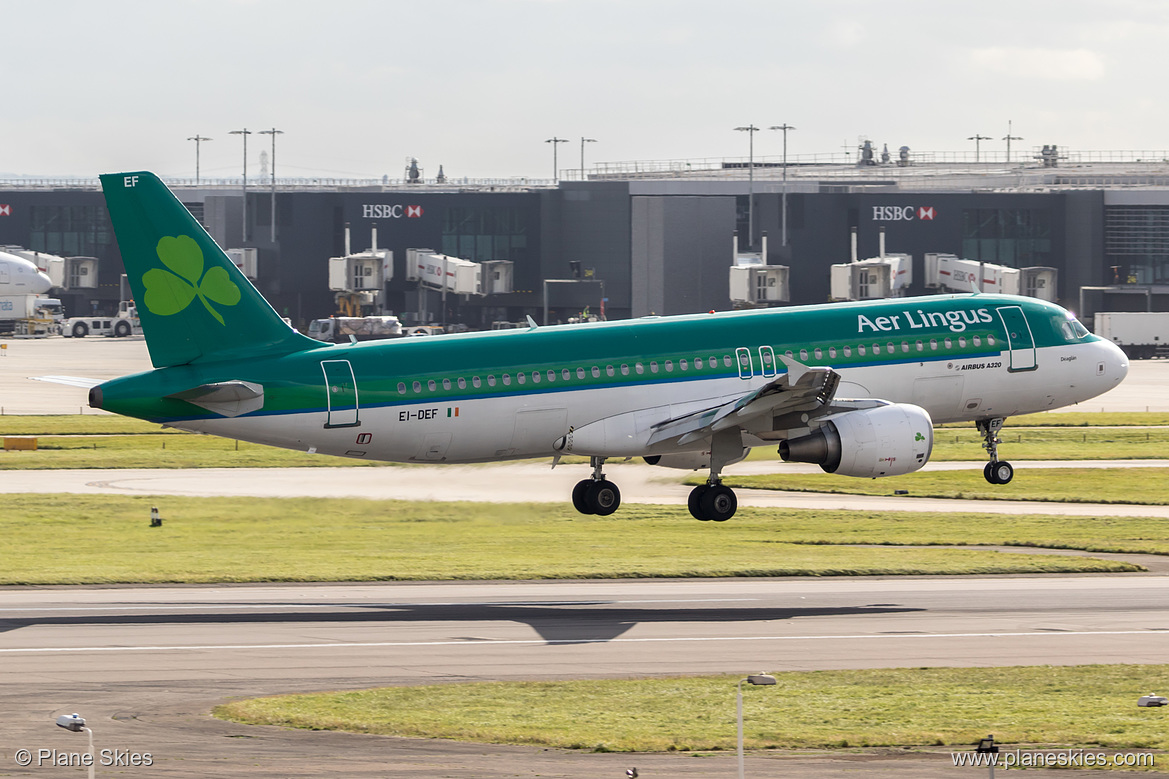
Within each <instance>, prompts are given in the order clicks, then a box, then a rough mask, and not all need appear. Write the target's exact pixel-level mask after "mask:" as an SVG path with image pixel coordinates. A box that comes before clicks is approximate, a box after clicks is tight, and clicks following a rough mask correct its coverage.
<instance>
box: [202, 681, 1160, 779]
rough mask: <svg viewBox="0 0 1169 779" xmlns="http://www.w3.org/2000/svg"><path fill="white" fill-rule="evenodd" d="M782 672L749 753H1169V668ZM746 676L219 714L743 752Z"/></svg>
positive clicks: (762, 691)
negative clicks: (740, 685) (739, 748)
mask: <svg viewBox="0 0 1169 779" xmlns="http://www.w3.org/2000/svg"><path fill="white" fill-rule="evenodd" d="M775 675H776V677H777V679H778V684H777V685H776V686H774V687H758V688H751V687H750V686H748V685H744V688H745V689H744V692H743V699H744V704H743V720H744V743H745V745H746V747H747V748H749V749H839V748H841V747H880V746H888V747H892V746H898V747H927V746H943V745H955V746H960V747H962V748H969V746H970V745H971V744H972V743H973V742H976V741H977V740H978V739H980V738H983V737H985V736H986V734H987V733H993V734H994V736H995V739H996V741H997V742H998V743H1000V744H1003V745H1004V749H1006V748H1007V747H1010V748H1015V747H1024V748H1026V747H1037V746H1043V747H1049V746H1050V747H1054V746H1064V747H1072V748H1084V747H1087V748H1091V747H1103V748H1107V749H1112V750H1116V749H1169V729H1167V728H1166V727H1165V715H1164V713H1163V712H1162V711H1161V710H1158V709H1142V708H1137V706H1136V701H1137V698H1138V697H1140V696H1141V695H1142V694H1147V693H1148V691H1149V690H1165V689H1169V666H1165V665H1150V666H1138V665H1100V666H1072V667H1054V666H1037V667H1036V666H1032V667H1017V668H916V669H889V670H866V671H817V672H806V673H779V674H775ZM740 678H741V677H738V676H702V677H683V678H669V679H635V680H598V681H567V682H521V683H476V684H444V685H429V686H423V687H390V688H381V689H374V690H364V691H357V692H337V693H321V694H313V695H289V696H280V697H274V698H258V699H252V700H245V701H238V702H234V703H230V704H227V705H224V706H220V707H218V708H216V709H215V712H214V714H215V716H217V717H220V718H223V719H231V720H234V721H237V722H245V723H250V724H266V725H282V726H288V727H298V728H311V729H314V730H347V731H354V732H358V733H378V734H382V735H393V736H420V737H427V738H452V739H459V740H462V741H479V742H490V743H505V744H536V745H540V746H548V747H561V748H567V749H587V750H594V751H622V752H624V751H636V752H664V751H675V750H679V751H712V750H734V749H735V744H736V720H735V685H736V683H737V682H738V680H739V679H740ZM1157 757H1159V758H1160V757H1162V756H1160V755H1158V756H1157ZM1163 759H1169V758H1163Z"/></svg>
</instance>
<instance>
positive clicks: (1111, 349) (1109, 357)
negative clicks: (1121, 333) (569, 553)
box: [1101, 341, 1128, 386]
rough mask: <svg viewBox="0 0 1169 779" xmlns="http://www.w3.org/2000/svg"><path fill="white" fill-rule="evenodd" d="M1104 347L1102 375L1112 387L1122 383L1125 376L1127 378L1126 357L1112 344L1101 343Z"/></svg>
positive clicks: (1108, 342)
mask: <svg viewBox="0 0 1169 779" xmlns="http://www.w3.org/2000/svg"><path fill="white" fill-rule="evenodd" d="M1101 343H1102V345H1103V346H1104V355H1103V357H1102V359H1103V361H1104V375H1105V376H1107V377H1108V379H1109V380H1110V381H1111V383H1112V384H1113V386H1115V385H1117V384H1120V382H1122V381H1124V378H1125V376H1128V355H1127V354H1125V353H1124V351H1123V350H1122V349H1121V348H1120V347H1119V346H1117V345H1116V344H1114V343H1112V342H1111V341H1102V342H1101Z"/></svg>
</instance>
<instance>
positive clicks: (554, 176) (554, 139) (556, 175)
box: [544, 135, 584, 184]
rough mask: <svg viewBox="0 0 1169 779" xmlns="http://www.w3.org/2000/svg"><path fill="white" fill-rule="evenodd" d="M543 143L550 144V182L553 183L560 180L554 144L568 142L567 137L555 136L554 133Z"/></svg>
mask: <svg viewBox="0 0 1169 779" xmlns="http://www.w3.org/2000/svg"><path fill="white" fill-rule="evenodd" d="M544 143H550V144H552V183H553V184H555V183H556V182H557V181H559V180H560V165H559V163H558V162H557V159H556V146H557V144H561V143H568V139H567V138H557V137H556V136H555V135H553V136H552V137H551V138H549V139H548V140H546V141H544ZM581 148H582V149H583V148H584V144H583V143H582V144H581ZM582 153H583V152H582Z"/></svg>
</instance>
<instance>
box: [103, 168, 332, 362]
mask: <svg viewBox="0 0 1169 779" xmlns="http://www.w3.org/2000/svg"><path fill="white" fill-rule="evenodd" d="M101 186H102V190H103V191H104V192H105V196H106V206H107V207H108V208H109V212H110V221H111V222H112V223H113V226H114V233H115V234H116V235H117V238H118V247H119V249H120V250H121V253H122V261H123V262H124V263H125V266H126V278H127V279H128V280H129V282H130V289H131V290H132V291H133V293H134V300H135V301H136V303H137V308H138V316H139V318H140V319H141V321H142V331H143V333H144V334H145V335H146V345H147V347H149V349H150V360H151V362H153V363H154V366H155V367H156V368H163V367H167V366H171V365H185V364H187V363H191V362H207V361H211V360H228V359H239V358H243V357H249V356H259V355H264V354H282V353H283V354H287V353H291V352H296V351H301V350H303V349H309V348H315V347H318V346H320V345H321V344H320V342H318V341H315V340H313V339H311V338H308V337H307V336H303V335H301V334H300V333H298V332H296V331H295V330H293V329H292V328H290V327H289V326H288V325H287V324H286V323H285V322H284V320H282V319H281V318H280V316H279V315H278V314H277V313H276V312H275V311H274V310H273V309H272V306H270V305H269V304H268V301H266V300H264V298H263V296H262V295H260V293H259V292H258V291H256V288H255V287H253V286H252V285H251V283H250V282H249V281H248V280H247V278H246V277H245V276H244V275H243V274H242V273H240V271H239V269H238V268H237V267H236V266H235V264H234V263H232V261H231V260H230V259H228V257H227V255H226V254H224V252H223V250H222V249H220V248H219V246H217V245H216V243H215V241H213V240H212V239H211V236H210V235H208V234H207V231H206V230H204V229H203V227H202V225H200V224H199V223H198V222H197V221H195V218H194V217H193V216H191V213H190V212H189V211H187V209H186V207H185V206H183V204H182V203H180V202H179V201H178V199H177V198H175V196H174V195H173V194H172V193H171V191H170V190H169V189H167V188H166V185H165V184H163V183H162V181H160V180H159V179H158V177H157V176H155V175H154V174H153V173H147V172H145V171H141V172H137V173H110V174H106V175H104V176H102V177H101Z"/></svg>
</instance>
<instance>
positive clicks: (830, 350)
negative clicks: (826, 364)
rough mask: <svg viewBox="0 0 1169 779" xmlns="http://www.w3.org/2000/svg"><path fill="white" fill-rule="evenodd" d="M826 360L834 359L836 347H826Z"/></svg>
mask: <svg viewBox="0 0 1169 779" xmlns="http://www.w3.org/2000/svg"><path fill="white" fill-rule="evenodd" d="M828 359H830V360H835V359H836V347H835V346H829V347H828Z"/></svg>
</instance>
